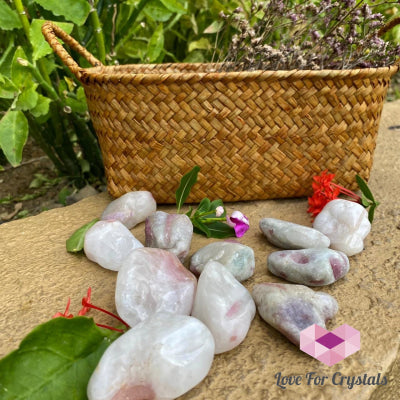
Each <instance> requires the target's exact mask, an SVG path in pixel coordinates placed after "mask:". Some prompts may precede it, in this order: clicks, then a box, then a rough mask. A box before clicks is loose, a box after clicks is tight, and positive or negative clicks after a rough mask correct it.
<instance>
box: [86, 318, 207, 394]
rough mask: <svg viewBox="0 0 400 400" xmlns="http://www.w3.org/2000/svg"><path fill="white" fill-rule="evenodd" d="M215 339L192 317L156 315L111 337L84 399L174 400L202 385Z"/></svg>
mask: <svg viewBox="0 0 400 400" xmlns="http://www.w3.org/2000/svg"><path fill="white" fill-rule="evenodd" d="M213 359H214V339H213V337H212V335H211V333H210V331H209V330H208V329H207V327H206V326H205V325H204V324H203V323H202V322H200V321H199V320H197V319H196V318H193V317H188V316H186V315H176V314H169V313H158V314H155V315H153V316H151V317H149V318H148V319H146V320H145V321H143V322H141V323H140V324H138V325H136V326H135V328H133V329H129V330H128V331H127V332H125V333H124V334H123V335H122V336H120V337H119V338H118V339H116V340H115V341H114V342H113V343H111V345H110V346H109V347H108V348H107V350H106V351H105V352H104V354H103V356H102V357H101V359H100V362H99V364H98V365H97V367H96V369H95V370H94V372H93V375H92V376H91V378H90V381H89V384H88V388H87V395H88V398H89V400H128V399H132V400H157V399H159V400H161V399H162V400H173V399H176V398H177V397H179V396H182V395H183V394H184V393H186V392H187V391H189V390H190V389H191V388H193V387H194V386H196V385H197V384H198V383H199V382H201V381H202V380H203V379H204V378H205V377H206V375H207V374H208V371H209V370H210V367H211V364H212V361H213Z"/></svg>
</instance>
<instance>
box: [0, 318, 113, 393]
mask: <svg viewBox="0 0 400 400" xmlns="http://www.w3.org/2000/svg"><path fill="white" fill-rule="evenodd" d="M118 336H119V334H117V333H116V332H111V331H107V330H105V329H100V328H98V327H97V326H96V325H95V323H94V321H93V319H91V318H86V317H75V318H72V319H67V318H55V319H52V320H50V321H48V322H46V323H44V324H42V325H39V326H37V327H36V328H34V329H33V330H32V332H30V333H29V334H28V335H27V336H26V337H25V338H24V339H23V340H22V342H21V344H20V346H19V348H18V349H17V350H15V351H13V352H12V353H10V354H9V355H8V356H6V357H5V358H3V359H2V360H0V398H1V399H2V400H11V399H30V400H53V399H63V400H85V399H87V397H86V389H87V384H88V382H89V379H90V376H91V375H92V373H93V371H94V369H95V368H96V366H97V364H98V362H99V361H100V358H101V356H102V355H103V353H104V351H105V350H106V349H107V347H108V346H109V345H110V344H111V343H112V342H113V341H114V340H115V339H116V338H117V337H118Z"/></svg>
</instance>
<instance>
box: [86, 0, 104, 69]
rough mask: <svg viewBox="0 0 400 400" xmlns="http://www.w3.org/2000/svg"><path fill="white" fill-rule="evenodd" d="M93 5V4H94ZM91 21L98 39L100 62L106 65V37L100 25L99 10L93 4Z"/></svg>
mask: <svg viewBox="0 0 400 400" xmlns="http://www.w3.org/2000/svg"><path fill="white" fill-rule="evenodd" d="M92 3H93V2H92ZM90 21H91V23H92V25H93V30H94V37H95V38H96V43H97V50H98V57H99V60H100V61H101V62H102V63H103V64H105V62H106V48H105V45H104V35H103V28H102V27H101V24H100V19H99V15H98V14H97V10H96V8H95V7H94V5H93V4H92V9H91V10H90Z"/></svg>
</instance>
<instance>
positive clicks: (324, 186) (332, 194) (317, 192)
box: [307, 170, 340, 218]
mask: <svg viewBox="0 0 400 400" xmlns="http://www.w3.org/2000/svg"><path fill="white" fill-rule="evenodd" d="M334 177H335V174H328V171H326V170H325V171H324V172H322V174H321V175H320V176H314V178H313V183H312V185H311V186H312V188H313V190H314V194H313V195H312V196H311V197H309V198H308V205H309V207H308V210H307V212H309V213H310V214H312V215H313V218H315V217H316V216H317V215H318V214H319V213H320V212H321V211H322V209H323V208H324V207H325V205H326V204H327V203H329V202H330V201H331V200H334V199H337V198H338V196H339V194H340V187H338V186H336V185H335V184H332V180H333V178H334Z"/></svg>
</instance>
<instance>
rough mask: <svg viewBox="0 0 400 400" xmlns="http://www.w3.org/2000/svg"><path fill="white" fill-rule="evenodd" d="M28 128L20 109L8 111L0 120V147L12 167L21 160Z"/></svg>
mask: <svg viewBox="0 0 400 400" xmlns="http://www.w3.org/2000/svg"><path fill="white" fill-rule="evenodd" d="M28 129H29V128H28V121H27V119H26V117H25V115H24V113H23V112H22V111H8V112H7V113H6V115H5V116H4V117H3V118H2V119H1V121H0V147H1V149H2V150H3V152H4V154H5V156H6V158H7V160H8V162H9V163H10V164H11V165H12V166H14V167H15V166H16V165H18V164H19V163H20V162H21V160H22V149H23V148H24V145H25V143H26V140H27V138H28Z"/></svg>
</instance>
